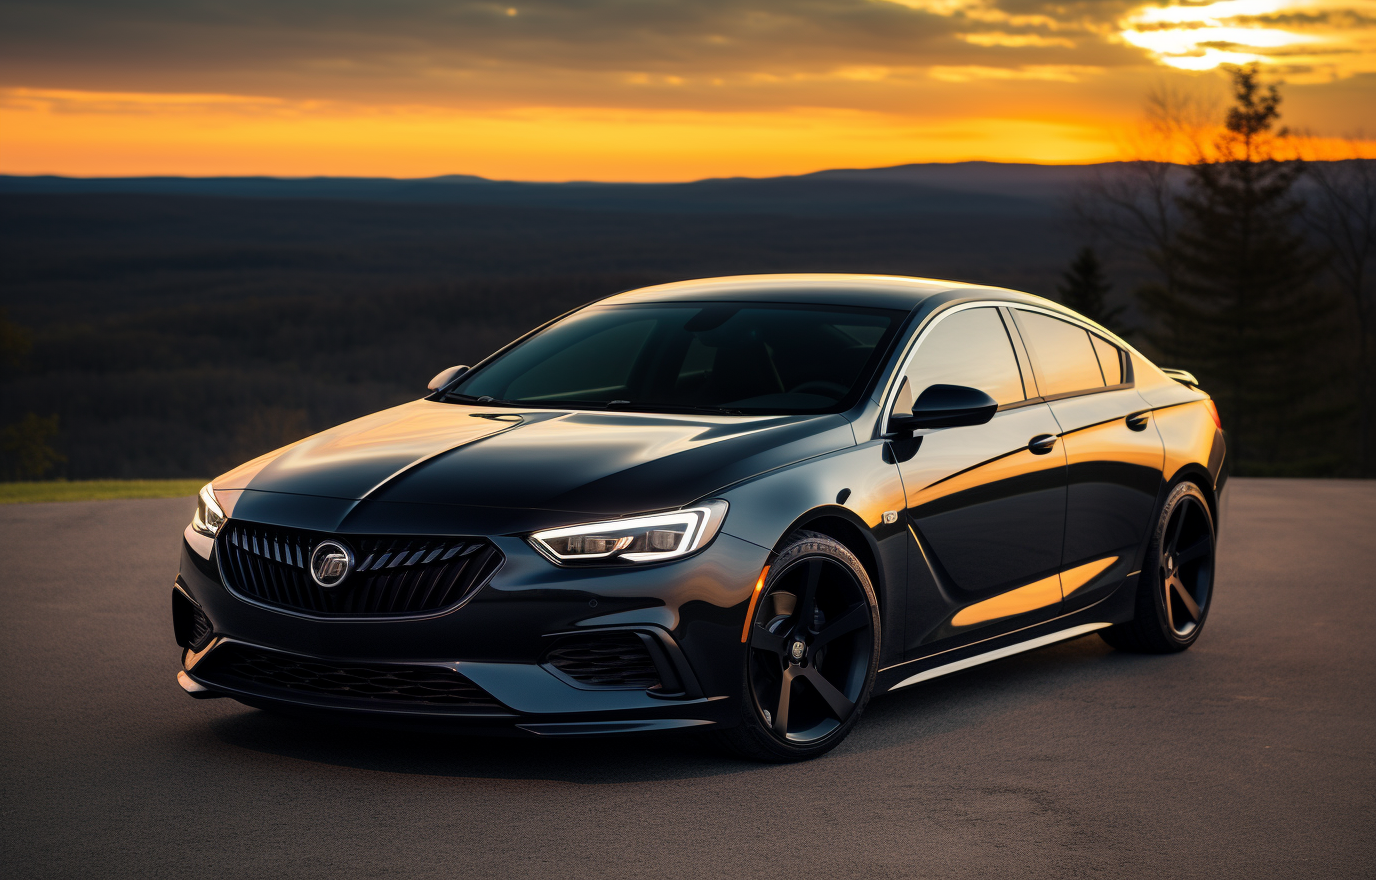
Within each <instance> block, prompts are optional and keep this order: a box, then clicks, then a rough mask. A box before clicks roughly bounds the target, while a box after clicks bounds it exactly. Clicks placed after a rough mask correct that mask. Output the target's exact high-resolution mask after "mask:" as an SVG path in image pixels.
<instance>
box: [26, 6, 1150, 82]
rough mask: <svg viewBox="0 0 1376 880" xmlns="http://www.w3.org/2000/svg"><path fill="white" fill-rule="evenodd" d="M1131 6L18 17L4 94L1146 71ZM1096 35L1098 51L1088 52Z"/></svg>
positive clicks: (326, 10)
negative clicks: (875, 72) (1124, 24)
mask: <svg viewBox="0 0 1376 880" xmlns="http://www.w3.org/2000/svg"><path fill="white" fill-rule="evenodd" d="M1127 7H1128V4H1124V3H1119V2H1116V0H1109V2H1098V3H1092V2H1079V3H1073V2H1072V3H1069V4H1052V3H1046V2H1040V0H987V2H986V0H902V2H890V0H804V2H794V0H745V2H735V0H729V2H728V0H574V2H554V0H526V2H519V3H514V4H513V3H508V2H498V3H491V2H463V0H459V2H439V0H393V2H389V3H386V4H379V3H372V2H363V0H236V2H223V0H180V2H177V0H41V2H33V0H20V2H16V0H6V2H3V3H0V84H4V85H10V86H26V87H43V88H92V87H96V86H99V87H103V88H109V89H114V90H125V91H153V90H162V91H192V92H225V93H235V92H242V93H253V94H264V93H271V94H285V95H289V96H292V97H307V96H313V97H322V98H334V99H344V98H357V97H360V96H364V95H367V94H369V93H376V94H381V93H387V94H389V95H391V96H392V97H396V96H397V95H401V94H410V95H412V96H413V97H415V98H416V99H422V98H423V99H424V100H429V101H434V100H441V101H444V100H452V101H459V102H474V101H478V102H481V101H483V100H484V99H485V97H491V98H493V99H495V100H500V101H506V100H510V99H512V98H517V97H519V96H522V95H524V96H527V97H532V96H537V95H538V96H547V95H553V96H554V100H556V101H561V102H562V101H564V100H565V98H564V97H562V96H561V93H562V92H564V91H566V90H568V87H570V86H571V85H572V84H571V83H569V82H567V81H565V82H560V81H559V80H560V79H561V78H566V77H569V76H573V77H575V78H576V80H577V83H578V86H579V90H582V91H586V90H591V91H592V92H594V93H598V92H601V93H609V92H614V91H616V90H618V89H621V90H624V89H627V88H629V87H630V86H631V85H637V84H640V85H643V84H644V83H645V82H646V81H648V82H654V83H658V84H663V85H668V84H671V83H672V84H677V85H684V84H687V85H690V86H691V85H694V84H697V83H703V84H706V83H710V82H712V81H714V80H716V81H719V82H721V83H733V82H744V81H755V82H758V81H759V79H760V78H761V77H774V78H776V79H779V80H787V79H789V78H791V77H797V76H804V77H810V78H814V79H815V78H817V77H826V76H835V77H837V78H838V79H845V78H846V77H847V76H848V74H847V73H846V71H855V70H865V69H877V68H894V69H903V70H911V69H915V68H945V67H952V66H957V67H958V66H966V65H975V66H981V67H991V68H1001V69H1007V70H1014V71H1016V70H1019V69H1021V68H1023V67H1029V66H1042V67H1044V66H1047V65H1072V66H1092V67H1119V66H1132V65H1140V64H1142V63H1143V55H1142V53H1141V52H1140V51H1137V50H1135V49H1132V48H1131V47H1125V46H1122V45H1115V44H1113V43H1111V42H1108V41H1105V40H1103V39H1102V38H1100V37H1099V36H1097V35H1098V34H1102V33H1105V32H1107V30H1111V21H1112V20H1113V18H1114V17H1115V16H1116V15H1118V14H1119V12H1120V10H1122V9H1124V8H1127ZM1078 35H1087V36H1089V37H1091V38H1090V39H1083V40H1082V39H1078Z"/></svg>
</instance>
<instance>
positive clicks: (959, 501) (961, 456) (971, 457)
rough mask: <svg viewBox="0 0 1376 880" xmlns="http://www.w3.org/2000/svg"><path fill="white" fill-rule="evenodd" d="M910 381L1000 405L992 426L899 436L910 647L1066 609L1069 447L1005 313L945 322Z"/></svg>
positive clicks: (921, 353) (953, 315) (920, 354)
mask: <svg viewBox="0 0 1376 880" xmlns="http://www.w3.org/2000/svg"><path fill="white" fill-rule="evenodd" d="M904 377H905V379H906V381H907V382H908V385H909V389H910V393H911V394H912V397H913V399H916V398H917V397H918V396H919V395H921V393H922V391H923V390H924V389H926V388H927V386H929V385H934V384H949V385H965V386H969V387H972V388H978V389H979V390H981V391H984V392H985V393H986V394H988V395H989V396H991V397H993V398H994V399H995V400H996V401H998V403H999V411H998V413H997V414H996V415H995V416H994V418H993V420H992V421H990V422H989V423H988V424H985V425H977V426H972V427H966V428H943V429H938V430H933V431H928V432H923V433H921V434H920V435H919V437H917V438H915V439H914V441H912V442H913V445H914V446H915V448H910V449H907V450H904V448H903V447H904V444H903V443H902V442H898V443H895V449H896V451H897V453H898V455H897V457H898V459H899V460H900V464H899V468H900V471H901V473H902V476H903V486H904V491H905V494H906V496H907V505H908V509H907V517H908V520H907V522H908V527H909V530H910V532H911V537H912V539H913V544H912V554H913V558H912V559H911V560H910V562H909V566H908V571H909V596H908V626H907V642H908V644H907V649H908V653H909V654H914V653H919V652H924V651H926V650H928V649H929V648H930V646H931V645H933V644H934V643H936V642H941V641H944V640H947V639H953V638H965V637H971V636H975V635H984V634H988V635H993V634H995V633H996V632H998V631H999V630H1000V629H1001V628H1013V627H1015V626H1020V625H1025V624H1027V623H1029V622H1034V621H1036V620H1041V619H1047V618H1050V617H1054V616H1056V614H1057V613H1059V609H1060V606H1061V588H1060V581H1059V578H1058V577H1057V570H1058V568H1059V566H1060V561H1061V541H1062V535H1063V531H1064V528H1065V498H1066V467H1065V464H1066V459H1065V452H1064V449H1063V447H1062V445H1061V443H1060V442H1059V434H1060V429H1059V427H1058V425H1057V423H1056V420H1055V418H1054V417H1053V416H1052V414H1051V410H1050V408H1049V407H1048V406H1047V405H1046V404H1045V403H1042V402H1040V401H1037V400H1034V398H1036V396H1037V394H1036V390H1035V385H1033V384H1032V380H1031V377H1030V376H1028V377H1027V381H1026V384H1024V378H1023V375H1022V371H1021V369H1020V367H1019V360H1018V357H1017V355H1016V354H1015V352H1014V348H1013V344H1012V339H1011V337H1010V336H1009V332H1008V328H1007V327H1006V325H1005V323H1004V319H1003V318H1002V316H1001V315H1000V311H999V309H997V308H994V307H985V306H980V307H976V308H965V309H961V310H959V311H955V312H950V313H947V314H946V315H944V316H942V317H939V318H938V319H937V322H936V323H935V324H934V325H932V327H931V328H930V329H929V330H927V331H926V332H925V335H924V338H923V339H922V341H921V342H920V344H919V346H918V349H917V351H916V353H915V355H914V357H913V359H912V361H911V363H910V364H909V366H908V368H907V369H906V370H905V371H904Z"/></svg>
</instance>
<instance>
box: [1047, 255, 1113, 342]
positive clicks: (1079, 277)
mask: <svg viewBox="0 0 1376 880" xmlns="http://www.w3.org/2000/svg"><path fill="white" fill-rule="evenodd" d="M1111 288H1112V285H1111V284H1109V282H1108V279H1107V278H1105V277H1104V267H1103V265H1102V264H1100V262H1099V258H1098V256H1096V255H1095V253H1094V249H1093V248H1091V247H1083V248H1080V252H1079V253H1078V254H1077V255H1076V256H1075V260H1074V262H1072V263H1071V264H1070V268H1068V269H1066V271H1065V274H1064V275H1062V276H1061V284H1060V285H1059V286H1058V287H1057V288H1056V292H1057V293H1059V294H1060V295H1061V304H1062V305H1065V306H1068V307H1069V308H1072V309H1074V310H1075V311H1077V312H1079V313H1080V314H1082V315H1084V316H1085V317H1086V318H1089V319H1090V320H1091V321H1097V322H1098V323H1099V324H1101V325H1103V326H1104V327H1107V328H1108V329H1110V330H1113V331H1114V332H1122V331H1121V329H1120V326H1119V323H1118V316H1119V315H1121V314H1122V312H1123V309H1122V307H1121V306H1116V307H1113V308H1110V307H1109V305H1108V302H1107V297H1108V292H1109V290H1110V289H1111Z"/></svg>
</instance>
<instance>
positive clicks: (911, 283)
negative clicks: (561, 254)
mask: <svg viewBox="0 0 1376 880" xmlns="http://www.w3.org/2000/svg"><path fill="white" fill-rule="evenodd" d="M943 293H956V294H957V295H962V294H963V295H967V296H979V297H981V298H989V299H1005V300H1009V301H1014V302H1016V301H1027V300H1029V299H1039V298H1037V297H1029V296H1028V295H1027V294H1023V293H1018V292H1016V291H1012V290H1004V289H1002V288H997V287H984V286H981V285H974V284H964V283H962V282H959V281H942V280H939V279H935V278H909V277H906V276H903V275H845V274H821V273H818V274H806V275H804V274H798V275H731V276H726V277H722V278H699V279H695V280H693V281H675V282H673V283H670V284H657V285H655V286H653V287H641V288H638V289H636V290H628V291H625V292H623V293H618V294H616V295H614V296H609V297H607V298H606V299H604V300H601V302H600V303H599V304H621V303H650V302H778V303H810V304H821V305H853V306H863V307H869V308H886V309H903V310H905V311H906V310H910V309H914V308H916V307H918V306H919V305H921V304H922V303H923V302H925V301H926V300H928V299H930V298H931V297H933V296H937V295H938V294H943Z"/></svg>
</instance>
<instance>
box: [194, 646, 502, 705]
mask: <svg viewBox="0 0 1376 880" xmlns="http://www.w3.org/2000/svg"><path fill="white" fill-rule="evenodd" d="M196 677H197V678H200V679H202V680H204V681H206V682H208V683H210V684H212V685H214V684H219V685H222V686H224V687H226V688H230V689H233V690H237V691H244V692H247V693H251V694H261V695H263V696H269V697H270V696H288V695H293V694H294V695H302V696H307V697H312V698H318V699H320V700H322V701H324V702H328V703H333V704H336V705H341V706H347V705H351V704H352V705H357V704H363V703H390V704H394V705H399V706H400V705H407V706H415V707H417V708H420V707H447V708H461V709H484V710H501V709H502V708H503V707H502V705H501V704H500V703H498V702H497V701H496V700H495V699H493V697H492V695H491V694H489V693H488V692H487V691H485V690H483V689H482V688H480V687H478V686H477V685H476V684H474V683H473V682H472V681H469V680H468V679H467V678H465V677H464V676H462V675H460V674H459V673H457V672H455V671H454V670H453V669H449V668H447V667H444V666H424V665H420V664H401V663H356V662H352V661H343V660H318V659H315V658H313V657H301V656H297V655H295V654H284V653H281V652H279V651H269V650H265V649H263V648H256V647H252V646H249V645H241V644H236V643H231V644H227V645H224V646H222V647H220V648H217V649H216V650H215V651H213V652H212V653H211V654H210V656H209V657H207V658H206V659H205V660H204V661H203V662H202V663H201V664H200V665H198V666H197V667H196Z"/></svg>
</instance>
